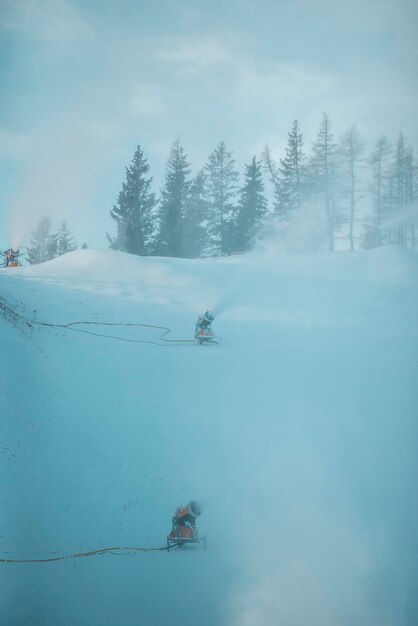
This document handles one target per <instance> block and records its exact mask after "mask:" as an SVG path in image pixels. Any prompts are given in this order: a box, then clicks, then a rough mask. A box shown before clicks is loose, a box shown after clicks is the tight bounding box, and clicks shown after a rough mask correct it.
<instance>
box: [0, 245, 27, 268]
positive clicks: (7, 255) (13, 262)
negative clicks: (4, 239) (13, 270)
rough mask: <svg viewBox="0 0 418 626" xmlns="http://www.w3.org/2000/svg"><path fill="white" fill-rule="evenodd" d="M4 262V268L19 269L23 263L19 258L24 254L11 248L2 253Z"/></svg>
mask: <svg viewBox="0 0 418 626" xmlns="http://www.w3.org/2000/svg"><path fill="white" fill-rule="evenodd" d="M1 255H2V257H3V258H4V260H3V265H2V267H19V266H20V265H22V264H21V262H20V261H19V257H20V256H22V252H20V250H15V249H14V248H9V249H8V250H5V251H4V252H1Z"/></svg>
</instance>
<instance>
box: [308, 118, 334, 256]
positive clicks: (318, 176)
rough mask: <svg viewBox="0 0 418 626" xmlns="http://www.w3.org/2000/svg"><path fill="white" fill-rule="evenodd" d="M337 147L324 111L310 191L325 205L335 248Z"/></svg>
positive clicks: (330, 239) (311, 165)
mask: <svg viewBox="0 0 418 626" xmlns="http://www.w3.org/2000/svg"><path fill="white" fill-rule="evenodd" d="M336 147H337V145H336V144H335V143H334V137H333V133H332V129H331V123H330V121H329V117H328V116H327V115H326V114H325V113H323V115H322V122H321V126H320V128H319V131H318V135H317V138H316V141H315V142H314V144H313V146H312V152H313V155H312V158H311V160H310V163H309V168H308V170H309V174H308V175H309V187H310V189H309V191H310V193H311V194H312V195H313V197H314V198H315V199H319V202H320V203H321V204H322V205H323V206H324V209H325V215H326V223H327V233H328V248H329V250H331V251H332V250H334V236H335V232H334V231H335V178H336V172H335V168H336Z"/></svg>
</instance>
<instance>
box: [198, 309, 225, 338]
mask: <svg viewBox="0 0 418 626" xmlns="http://www.w3.org/2000/svg"><path fill="white" fill-rule="evenodd" d="M214 319H215V316H214V315H213V313H211V312H210V311H206V312H205V313H203V314H202V315H199V317H198V319H197V322H196V329H195V333H194V338H195V340H196V341H197V343H199V344H202V343H219V337H217V336H216V335H215V333H214V332H213V330H212V322H213V321H214Z"/></svg>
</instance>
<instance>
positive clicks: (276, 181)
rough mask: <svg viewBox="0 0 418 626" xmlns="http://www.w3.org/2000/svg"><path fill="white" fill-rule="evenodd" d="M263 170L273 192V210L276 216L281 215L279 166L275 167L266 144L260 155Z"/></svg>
mask: <svg viewBox="0 0 418 626" xmlns="http://www.w3.org/2000/svg"><path fill="white" fill-rule="evenodd" d="M261 159H262V163H263V170H264V171H265V172H266V173H267V174H268V176H269V178H270V181H271V183H272V185H273V192H274V205H273V208H274V211H275V213H276V215H277V216H279V217H280V216H281V215H282V199H281V193H280V178H279V174H280V172H279V168H278V167H277V164H276V162H275V161H274V159H273V157H272V155H271V150H270V148H269V146H268V144H266V145H265V147H264V150H263V154H262V155H261Z"/></svg>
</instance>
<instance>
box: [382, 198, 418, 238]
mask: <svg viewBox="0 0 418 626" xmlns="http://www.w3.org/2000/svg"><path fill="white" fill-rule="evenodd" d="M411 224H413V225H414V226H418V204H411V205H410V206H408V207H406V208H405V209H404V210H403V211H401V212H400V213H398V215H395V217H393V218H391V219H388V220H385V221H384V222H383V223H382V224H381V225H380V227H379V228H378V230H379V231H380V232H381V233H382V234H384V233H389V232H391V231H393V230H394V229H395V228H397V227H398V226H410V225H411Z"/></svg>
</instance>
